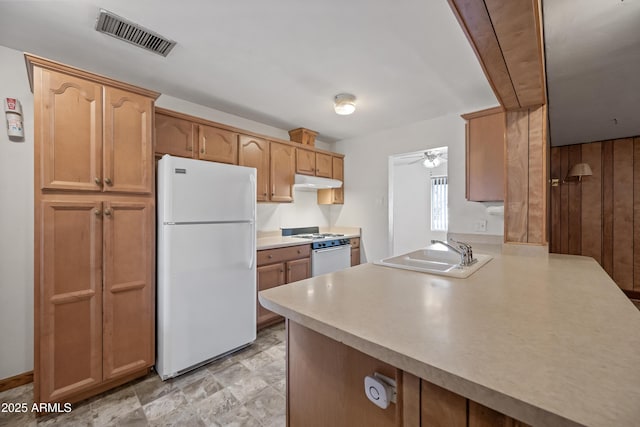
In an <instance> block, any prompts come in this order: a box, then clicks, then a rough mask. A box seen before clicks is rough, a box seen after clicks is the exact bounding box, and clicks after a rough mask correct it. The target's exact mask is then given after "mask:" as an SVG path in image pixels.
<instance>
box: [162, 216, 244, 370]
mask: <svg viewBox="0 0 640 427" xmlns="http://www.w3.org/2000/svg"><path fill="white" fill-rule="evenodd" d="M252 239H254V240H252ZM254 242H255V230H254V228H253V224H243V223H233V224H189V225H165V226H161V231H160V233H159V247H158V361H157V366H156V368H157V370H158V373H159V374H160V376H161V377H162V378H163V379H166V378H168V377H171V376H174V375H175V374H176V373H178V372H181V371H183V370H185V369H188V368H190V367H193V366H194V365H198V364H200V363H202V362H204V361H207V360H209V359H211V358H214V357H217V356H219V355H222V354H224V353H227V352H229V351H230V350H233V349H236V348H238V347H241V346H244V345H246V344H249V343H251V342H253V341H254V340H255V338H256V269H255V246H254Z"/></svg>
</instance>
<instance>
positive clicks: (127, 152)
mask: <svg viewBox="0 0 640 427" xmlns="http://www.w3.org/2000/svg"><path fill="white" fill-rule="evenodd" d="M152 120H153V100H152V99H151V98H148V97H146V96H142V95H138V94H135V93H130V92H125V91H123V90H120V89H114V88H110V87H107V86H105V88H104V126H103V129H104V143H103V147H104V171H103V176H104V186H103V189H104V191H116V192H129V193H151V189H152V182H151V181H152V176H153V172H152V170H151V168H152V167H153V166H152V165H153V161H152V160H153V127H152Z"/></svg>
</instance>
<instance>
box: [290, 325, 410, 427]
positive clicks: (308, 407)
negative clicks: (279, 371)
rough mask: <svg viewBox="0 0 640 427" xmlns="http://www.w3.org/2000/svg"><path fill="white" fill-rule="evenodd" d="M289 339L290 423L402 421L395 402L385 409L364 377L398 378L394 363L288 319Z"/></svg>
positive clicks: (387, 425)
mask: <svg viewBox="0 0 640 427" xmlns="http://www.w3.org/2000/svg"><path fill="white" fill-rule="evenodd" d="M287 322H288V337H287V351H288V354H287V355H288V358H287V406H288V416H289V420H288V421H289V423H288V425H290V426H304V427H324V426H367V427H397V426H400V425H402V421H401V417H402V412H401V410H399V409H398V408H396V405H395V404H391V405H389V407H388V408H387V409H381V408H379V407H377V406H376V405H374V404H373V403H371V402H370V401H369V399H367V397H366V395H365V393H364V377H365V376H367V375H371V374H372V373H374V372H379V373H381V374H383V375H386V376H388V377H390V378H394V379H398V377H399V375H400V373H399V371H398V370H397V369H395V368H394V367H392V366H390V365H388V364H386V363H384V362H381V361H379V360H376V359H374V358H372V357H370V356H368V355H366V354H364V353H361V352H359V351H357V350H355V349H353V348H351V347H348V346H346V345H344V344H342V343H339V342H337V341H334V340H332V339H330V338H328V337H326V336H324V335H321V334H319V333H317V332H315V331H312V330H311V329H308V328H305V327H303V326H301V325H299V324H297V323H294V322H292V321H290V320H288V321H287Z"/></svg>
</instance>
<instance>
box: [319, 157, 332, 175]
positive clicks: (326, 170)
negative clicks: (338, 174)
mask: <svg viewBox="0 0 640 427" xmlns="http://www.w3.org/2000/svg"><path fill="white" fill-rule="evenodd" d="M331 158H332V157H331V156H330V155H329V154H322V153H316V176H322V177H324V178H333V162H332V160H331Z"/></svg>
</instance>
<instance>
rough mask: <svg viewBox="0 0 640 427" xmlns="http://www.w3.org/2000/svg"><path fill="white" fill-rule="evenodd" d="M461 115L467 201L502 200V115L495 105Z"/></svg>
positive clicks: (503, 127)
mask: <svg viewBox="0 0 640 427" xmlns="http://www.w3.org/2000/svg"><path fill="white" fill-rule="evenodd" d="M462 117H463V118H464V119H466V120H467V123H466V184H467V185H466V197H467V200H471V201H475V202H490V201H503V200H504V138H505V114H504V112H503V111H501V109H499V108H498V109H490V110H484V111H479V112H477V113H470V114H465V115H463V116H462Z"/></svg>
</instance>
